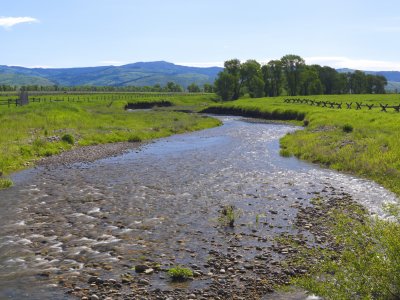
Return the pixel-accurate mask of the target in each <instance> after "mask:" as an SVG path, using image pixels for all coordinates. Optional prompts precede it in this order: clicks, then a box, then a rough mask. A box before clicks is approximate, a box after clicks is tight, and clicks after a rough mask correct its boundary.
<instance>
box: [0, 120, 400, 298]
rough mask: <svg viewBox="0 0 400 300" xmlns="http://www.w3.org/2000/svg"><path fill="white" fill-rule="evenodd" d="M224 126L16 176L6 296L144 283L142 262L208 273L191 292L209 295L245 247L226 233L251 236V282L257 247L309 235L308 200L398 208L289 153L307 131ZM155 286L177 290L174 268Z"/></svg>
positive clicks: (9, 199) (379, 192) (5, 253)
mask: <svg viewBox="0 0 400 300" xmlns="http://www.w3.org/2000/svg"><path fill="white" fill-rule="evenodd" d="M220 118H221V119H222V121H223V125H222V126H220V127H217V128H213V129H208V130H203V131H199V132H193V133H188V134H182V135H175V136H171V137H168V138H164V139H160V140H157V141H155V142H153V143H150V144H148V145H145V146H143V147H142V148H141V149H140V150H139V151H131V152H129V153H126V154H123V155H120V156H117V157H111V158H108V159H102V160H98V161H96V162H94V163H90V164H74V165H70V166H58V167H51V168H42V167H41V168H36V169H31V170H27V171H23V172H19V173H17V174H15V175H14V176H13V180H14V182H15V186H14V187H12V188H10V189H7V190H3V191H0V205H1V208H2V209H1V211H0V299H75V297H74V296H73V294H74V293H73V292H71V291H75V290H77V293H76V294H77V295H79V290H80V289H81V288H88V287H87V286H86V283H87V281H88V278H89V277H90V276H93V275H96V276H101V277H102V278H105V279H107V278H108V279H109V278H115V279H116V280H118V279H119V278H120V275H121V274H122V273H127V272H128V273H129V272H131V273H133V276H135V274H134V272H133V271H131V269H132V267H133V266H134V265H135V264H138V263H139V262H147V263H150V262H151V263H154V262H156V263H159V264H160V265H162V266H164V267H168V266H173V265H177V264H182V265H185V266H193V267H195V268H198V269H199V271H200V274H203V275H204V276H200V279H198V280H196V279H195V280H194V281H192V282H190V283H189V284H187V285H185V286H184V287H183V288H184V289H188V290H189V291H196V290H201V289H205V290H206V289H207V287H208V286H209V285H212V279H211V278H208V277H207V276H206V274H209V273H210V272H216V271H219V270H215V267H214V269H213V267H212V265H211V266H209V267H208V268H207V264H205V262H207V261H208V260H210V255H213V253H214V252H218V251H219V252H222V253H225V254H227V253H228V252H229V251H231V250H232V251H233V248H235V247H236V246H235V245H234V246H232V244H231V240H232V238H229V239H228V238H227V237H226V230H231V232H230V233H229V234H230V236H232V234H234V235H233V236H234V237H235V236H238V235H239V234H240V237H241V240H240V246H237V247H236V248H235V249H236V250H235V251H234V252H235V253H238V255H237V257H238V262H237V264H238V265H240V264H241V263H242V264H243V265H244V266H245V268H244V269H243V268H242V269H241V270H243V272H242V274H244V275H243V276H245V275H246V272H247V271H246V270H247V269H248V268H247V267H246V265H245V264H246V263H250V262H251V261H252V260H253V259H254V257H255V256H256V255H257V253H258V252H257V249H258V250H259V249H261V248H266V247H268V246H271V245H272V244H273V238H274V237H275V236H278V235H279V234H281V233H282V232H295V231H296V230H297V229H296V228H295V226H294V225H293V224H294V218H295V216H296V212H297V209H296V204H299V203H300V204H302V205H303V204H304V205H308V204H309V201H310V199H311V198H313V197H315V195H316V194H320V193H321V195H322V194H323V193H324V191H327V190H329V189H331V190H335V193H348V194H350V195H351V196H352V198H353V199H354V200H356V201H358V202H360V203H362V204H363V205H365V206H366V207H367V208H368V209H369V210H370V211H371V212H372V213H374V214H378V215H380V216H382V217H384V216H385V212H384V211H383V209H382V204H383V203H385V202H395V201H396V197H395V196H394V195H393V194H392V193H390V192H388V191H386V190H385V189H384V188H382V187H381V186H379V185H377V184H375V183H373V182H371V181H369V180H365V179H359V178H356V177H353V176H350V175H347V174H342V173H339V172H335V171H332V170H327V169H323V168H320V167H318V166H316V165H314V164H309V163H305V162H302V161H299V160H297V159H296V158H285V157H281V156H279V138H281V137H282V136H284V135H285V134H287V133H289V132H293V131H295V130H298V129H299V127H295V126H290V125H280V124H269V123H265V122H257V121H254V120H253V121H249V120H245V119H241V118H239V117H220ZM327 193H328V192H327ZM228 204H229V205H234V206H235V207H236V208H237V209H238V211H239V212H240V214H239V215H238V217H237V220H236V224H237V226H236V227H235V228H233V229H223V228H221V224H220V223H221V222H220V221H219V220H218V218H219V216H220V215H221V212H220V211H221V208H222V207H223V206H224V205H228ZM262 223H264V224H268V226H260V224H262ZM235 234H236V235H235ZM254 235H256V236H257V237H258V238H257V239H254ZM210 250H212V251H210ZM213 251H214V252H213ZM267 254H268V255H269V260H270V261H277V260H279V259H280V256H279V255H278V254H270V253H267ZM228 256H229V255H228ZM240 260H242V261H240ZM246 276H247V275H246ZM248 276H249V277H251V274H249V275H248ZM146 278H148V283H145V285H146V289H147V290H151V289H159V290H168V289H169V290H171V289H172V290H173V289H174V288H175V286H174V285H171V284H170V283H169V281H168V278H166V276H165V274H164V273H163V272H155V273H154V274H152V275H149V276H148V277H146ZM238 284H239V283H238ZM60 287H62V288H60ZM180 288H182V287H181V286H180ZM245 288H246V287H245V286H244V287H238V289H245ZM66 291H69V294H66V293H65V292H66ZM121 291H124V288H120V292H121ZM125 292H126V291H125ZM125 292H121V293H125ZM117 295H118V294H117ZM116 298H117V297H116ZM149 299H150V298H149ZM160 299H161V298H160Z"/></svg>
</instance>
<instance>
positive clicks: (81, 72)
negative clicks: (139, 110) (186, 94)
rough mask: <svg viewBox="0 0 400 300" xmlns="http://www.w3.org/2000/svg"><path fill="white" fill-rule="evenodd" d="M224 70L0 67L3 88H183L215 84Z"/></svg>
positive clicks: (152, 65) (159, 64) (156, 65)
mask: <svg viewBox="0 0 400 300" xmlns="http://www.w3.org/2000/svg"><path fill="white" fill-rule="evenodd" d="M220 71H222V68H219V67H211V68H196V67H187V66H179V65H175V64H173V63H169V62H165V61H155V62H138V63H133V64H128V65H123V66H118V67H116V66H105V67H88V68H60V69H45V68H24V67H12V66H10V67H9V66H0V85H1V84H7V85H35V84H37V85H43V86H46V85H60V86H77V85H91V86H131V85H135V86H153V85H155V84H160V85H161V86H164V85H165V84H167V82H169V81H172V82H174V83H177V84H179V85H181V86H183V87H187V86H188V85H190V84H192V83H193V82H194V83H196V84H197V85H199V86H202V85H203V84H204V83H213V82H214V80H215V78H216V76H217V74H218V73H219V72H220Z"/></svg>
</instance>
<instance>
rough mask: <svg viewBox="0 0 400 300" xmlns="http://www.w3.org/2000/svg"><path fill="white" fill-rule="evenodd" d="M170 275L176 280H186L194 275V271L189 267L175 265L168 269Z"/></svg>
mask: <svg viewBox="0 0 400 300" xmlns="http://www.w3.org/2000/svg"><path fill="white" fill-rule="evenodd" d="M168 275H169V276H170V277H171V278H172V280H174V281H185V280H187V279H189V278H190V277H193V271H192V270H190V269H189V268H184V267H181V266H177V267H173V268H171V269H169V270H168Z"/></svg>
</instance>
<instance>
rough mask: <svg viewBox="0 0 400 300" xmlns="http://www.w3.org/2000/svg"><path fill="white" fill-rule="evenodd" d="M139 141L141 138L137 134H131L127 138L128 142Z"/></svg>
mask: <svg viewBox="0 0 400 300" xmlns="http://www.w3.org/2000/svg"><path fill="white" fill-rule="evenodd" d="M141 141H142V138H141V137H139V136H137V135H131V136H130V137H129V138H128V142H130V143H138V142H141Z"/></svg>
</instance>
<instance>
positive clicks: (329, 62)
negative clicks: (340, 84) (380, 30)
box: [304, 56, 400, 71]
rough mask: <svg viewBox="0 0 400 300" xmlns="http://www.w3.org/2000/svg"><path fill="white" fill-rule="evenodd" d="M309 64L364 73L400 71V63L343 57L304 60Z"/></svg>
mask: <svg viewBox="0 0 400 300" xmlns="http://www.w3.org/2000/svg"><path fill="white" fill-rule="evenodd" d="M304 59H305V61H306V63H307V64H319V65H322V66H330V67H332V68H336V69H337V68H349V69H356V70H364V71H400V61H384V60H369V59H352V58H348V57H342V56H316V57H306V58H304Z"/></svg>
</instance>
